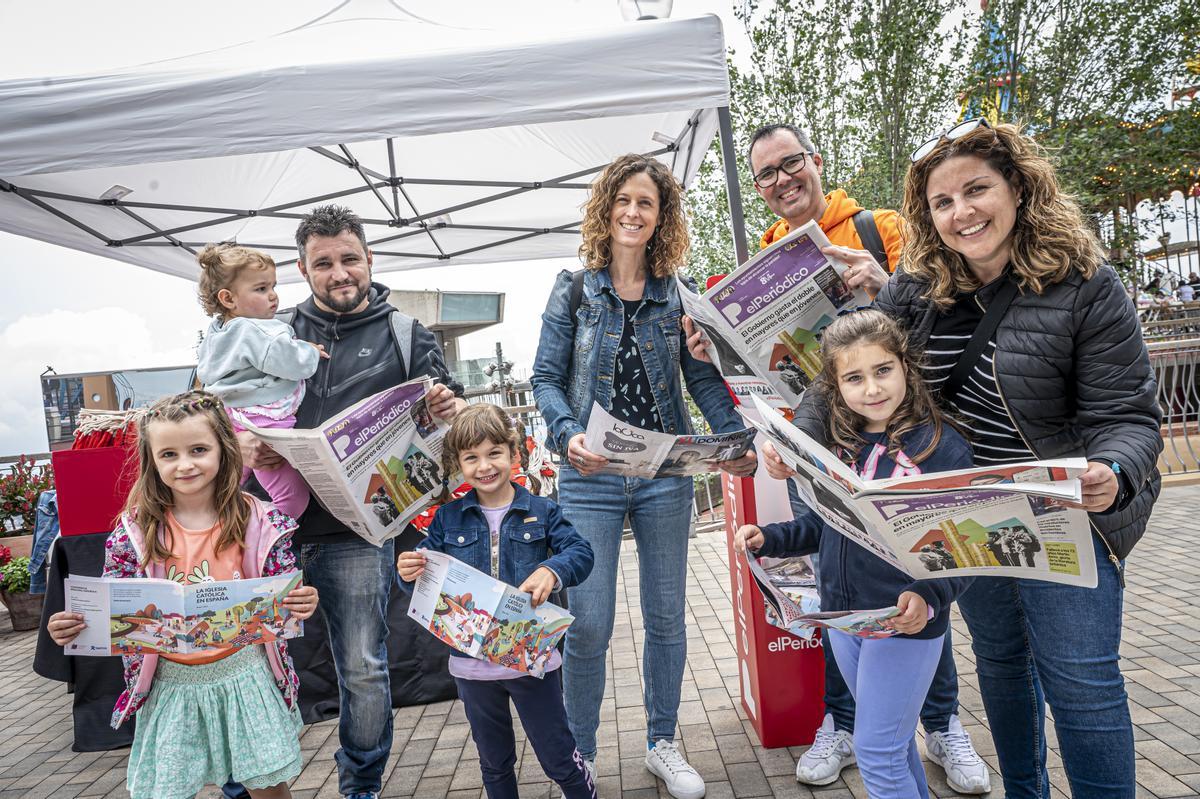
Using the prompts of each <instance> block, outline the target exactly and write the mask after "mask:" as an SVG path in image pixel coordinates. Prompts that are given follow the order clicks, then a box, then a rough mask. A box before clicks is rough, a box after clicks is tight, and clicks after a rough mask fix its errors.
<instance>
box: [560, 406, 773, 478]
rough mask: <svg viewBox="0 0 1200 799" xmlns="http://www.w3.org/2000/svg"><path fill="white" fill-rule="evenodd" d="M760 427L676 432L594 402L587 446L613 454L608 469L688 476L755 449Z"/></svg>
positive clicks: (626, 473) (627, 473) (643, 474)
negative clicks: (632, 420)
mask: <svg viewBox="0 0 1200 799" xmlns="http://www.w3.org/2000/svg"><path fill="white" fill-rule="evenodd" d="M755 432H756V431H755V430H754V429H752V428H745V429H743V430H735V431H734V432H732V433H714V434H711V435H692V436H676V435H671V434H670V433H657V432H655V431H653V430H643V429H642V428H640V427H634V426H633V425H631V424H629V423H628V422H622V421H621V420H619V419H617V418H616V417H615V416H613V415H612V414H611V413H609V412H608V411H606V410H604V409H603V408H601V407H600V403H598V402H597V403H593V404H592V413H591V416H589V417H588V426H587V435H586V437H585V438H584V440H583V446H584V447H586V448H587V449H588V450H589V451H590V452H594V453H595V454H597V455H603V456H604V457H606V458H608V464H607V465H606V466H604V467H603V468H602V469H600V472H601V473H604V474H620V475H624V476H625V477H685V476H687V475H693V474H704V473H705V472H711V471H713V469H715V468H716V465H717V464H718V463H720V462H721V461H728V460H735V459H737V458H740V457H742V456H743V455H745V454H746V453H747V452H749V451H750V445H751V444H752V443H753V442H754V435H755Z"/></svg>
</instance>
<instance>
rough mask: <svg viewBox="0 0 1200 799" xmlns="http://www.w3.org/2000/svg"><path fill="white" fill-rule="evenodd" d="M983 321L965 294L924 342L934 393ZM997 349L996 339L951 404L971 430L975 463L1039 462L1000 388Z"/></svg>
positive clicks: (975, 303)
mask: <svg viewBox="0 0 1200 799" xmlns="http://www.w3.org/2000/svg"><path fill="white" fill-rule="evenodd" d="M982 319H983V309H982V308H981V307H980V304H979V302H978V301H977V300H976V296H975V294H973V293H972V294H966V295H962V296H961V297H959V299H958V301H957V302H956V303H955V304H954V307H953V308H952V309H951V310H950V312H949V313H947V314H944V315H939V316H938V317H937V319H936V321H935V322H934V324H933V332H932V333H931V334H930V336H929V341H928V342H926V344H925V363H926V366H925V369H924V372H925V379H926V382H927V383H928V384H929V387H930V388H932V389H933V390H934V391H935V392H940V391H941V386H942V384H943V383H945V382H946V380H947V378H949V377H950V373H951V372H952V371H954V365H955V364H956V363H958V359H959V357H960V356H961V355H962V353H963V350H965V349H966V348H967V343H968V342H969V341H970V340H971V335H972V334H973V333H974V332H975V328H976V327H977V326H978V325H979V323H980V321H982ZM995 353H996V341H995V338H993V339H992V340H991V341H989V342H988V343H987V346H985V347H984V348H983V352H982V353H981V354H980V356H979V361H978V363H976V364H975V368H974V369H972V370H971V372H970V373H969V374H968V375H967V379H966V380H965V381H963V385H962V388H960V389H959V390H958V396H957V397H955V398H954V399H953V400H952V401H950V402H949V403H948V405H949V407H950V409H951V410H952V411H953V413H954V416H955V418H956V419H957V420H958V421H959V422H960V424H961V425H962V426H963V428H965V430H966V433H967V438H968V439H969V440H970V442H971V449H972V450H973V451H974V454H975V465H976V466H989V465H992V464H997V463H1015V462H1017V461H1027V460H1034V455H1033V453H1032V452H1030V450H1029V447H1027V446H1026V445H1025V442H1024V441H1023V440H1022V439H1021V434H1020V433H1019V432H1017V428H1016V425H1015V424H1014V423H1013V420H1012V418H1010V417H1009V415H1008V410H1007V409H1006V408H1005V407H1004V401H1003V399H1002V398H1001V396H1000V392H999V390H998V389H997V387H996V378H995V372H994V371H993V366H992V359H993V358H994V357H995Z"/></svg>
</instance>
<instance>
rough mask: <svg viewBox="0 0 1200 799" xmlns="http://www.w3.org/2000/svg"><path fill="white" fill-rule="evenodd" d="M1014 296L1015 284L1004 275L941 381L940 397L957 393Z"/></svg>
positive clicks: (948, 399)
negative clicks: (948, 372) (956, 360)
mask: <svg viewBox="0 0 1200 799" xmlns="http://www.w3.org/2000/svg"><path fill="white" fill-rule="evenodd" d="M1016 296H1017V284H1016V282H1015V281H1014V280H1013V279H1012V277H1011V276H1009V275H1006V276H1005V277H1004V283H1003V284H1001V286H1000V288H998V289H997V290H996V296H995V297H993V298H992V302H991V304H990V305H988V307H987V311H986V312H985V313H984V315H983V318H982V319H980V320H979V325H978V326H977V327H976V328H975V332H974V333H972V334H971V340H970V341H968V342H967V347H966V349H964V350H963V354H962V355H960V356H958V362H957V363H955V364H954V369H953V370H952V371H951V372H950V376H949V377H947V378H946V382H945V383H942V399H944V400H946V401H950V400H952V399H954V397H955V396H957V395H958V392H959V390H960V389H961V388H962V387H963V383H965V382H967V375H969V374H970V373H971V370H972V369H974V368H975V364H977V363H979V356H980V355H982V354H983V348H984V347H986V346H987V343H988V342H989V341H991V340H992V336H993V335H994V334H995V332H996V328H998V327H999V326H1000V320H1001V319H1002V318H1004V312H1005V311H1007V310H1008V306H1009V305H1010V304H1011V303H1012V301H1013V298H1014V297H1016Z"/></svg>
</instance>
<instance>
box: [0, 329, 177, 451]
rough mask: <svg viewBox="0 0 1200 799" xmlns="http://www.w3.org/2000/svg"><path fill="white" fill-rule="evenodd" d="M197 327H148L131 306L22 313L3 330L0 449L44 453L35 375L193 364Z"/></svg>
mask: <svg viewBox="0 0 1200 799" xmlns="http://www.w3.org/2000/svg"><path fill="white" fill-rule="evenodd" d="M195 339H196V331H195V329H193V328H190V327H188V326H186V325H180V326H179V327H178V328H177V329H176V330H175V331H174V332H171V331H167V332H165V333H164V332H163V331H162V330H157V331H155V333H154V334H152V333H151V330H150V327H149V326H148V325H147V322H146V320H145V319H143V318H142V317H141V316H139V315H138V314H136V313H134V312H133V311H129V310H126V309H123V308H115V307H107V308H97V309H96V310H91V311H63V310H56V311H50V312H47V313H39V314H26V315H25V316H22V317H20V318H18V319H16V320H14V321H13V322H11V323H10V324H9V325H7V326H6V327H5V328H3V330H0V353H3V354H4V361H5V363H4V367H5V368H4V370H3V371H2V372H0V454H4V455H18V454H21V453H27V452H45V451H46V449H47V446H48V445H47V441H46V423H45V416H44V415H43V412H42V393H41V383H40V381H39V380H38V376H39V375H40V374H41V373H42V372H43V371H45V369H46V367H47V366H53V367H54V370H55V371H56V372H58V373H60V374H67V373H70V372H103V371H110V370H114V369H137V368H145V367H151V366H178V365H181V364H190V363H195V361H196V355H195V352H194V351H193V349H192V347H193V345H194V344H195Z"/></svg>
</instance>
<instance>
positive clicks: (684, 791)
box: [646, 741, 704, 799]
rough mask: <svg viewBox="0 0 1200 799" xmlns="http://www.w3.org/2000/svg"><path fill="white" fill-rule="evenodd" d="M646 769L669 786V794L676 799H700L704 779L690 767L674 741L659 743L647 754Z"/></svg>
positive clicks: (702, 794) (702, 792)
mask: <svg viewBox="0 0 1200 799" xmlns="http://www.w3.org/2000/svg"><path fill="white" fill-rule="evenodd" d="M646 768H648V769H649V770H650V773H651V774H654V775H655V776H657V777H658V778H659V779H660V780H662V781H663V782H665V783H666V784H667V793H669V794H671V796H674V797H675V799H700V798H701V797H702V796H704V779H703V778H702V777H701V776H700V774H699V773H698V772H697V771H696V769H694V768H692V767H691V766H689V765H688V762H687V761H686V760H684V759H683V755H682V754H680V752H679V747H678V746H676V745H675V742H674V741H659V742H657V743H656V744H654V748H653V749H651V750H649V751H648V752H646Z"/></svg>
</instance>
